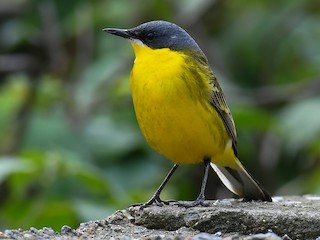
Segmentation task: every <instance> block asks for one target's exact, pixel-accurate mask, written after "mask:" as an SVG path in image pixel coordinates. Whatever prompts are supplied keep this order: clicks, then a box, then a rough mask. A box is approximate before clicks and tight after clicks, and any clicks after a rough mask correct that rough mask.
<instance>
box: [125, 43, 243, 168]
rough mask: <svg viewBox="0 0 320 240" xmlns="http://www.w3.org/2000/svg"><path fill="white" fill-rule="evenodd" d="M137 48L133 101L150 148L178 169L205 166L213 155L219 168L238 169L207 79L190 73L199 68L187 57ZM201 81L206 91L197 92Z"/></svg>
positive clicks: (138, 46)
mask: <svg viewBox="0 0 320 240" xmlns="http://www.w3.org/2000/svg"><path fill="white" fill-rule="evenodd" d="M133 46H134V52H135V54H136V59H135V61H134V66H133V69H132V72H131V80H130V84H131V90H132V97H133V103H134V108H135V112H136V116H137V119H138V123H139V126H140V129H141V131H142V133H143V135H144V137H145V138H146V140H147V141H148V143H149V144H150V145H151V146H152V147H153V148H155V149H156V150H157V151H159V152H160V153H162V154H163V155H165V156H166V157H168V158H169V159H171V160H172V161H174V162H175V163H176V164H192V163H201V162H203V158H204V156H208V157H210V158H211V159H212V160H213V161H214V163H215V164H218V165H221V166H230V167H232V168H237V166H236V164H235V157H234V155H233V156H230V151H228V150H229V149H228V148H231V144H228V143H231V139H230V136H229V135H228V133H227V131H226V129H225V126H224V123H223V122H222V120H221V118H220V116H219V114H218V113H217V111H216V110H215V109H214V108H213V107H212V106H211V105H210V104H209V100H210V96H211V95H210V94H211V91H212V90H211V85H210V84H209V81H208V79H207V74H205V73H204V74H202V76H201V77H202V78H199V79H194V78H193V76H194V75H192V74H191V73H189V72H188V71H189V69H190V67H195V66H188V65H187V61H186V60H187V59H188V56H187V55H185V54H184V53H179V52H174V51H170V50H169V49H157V50H153V49H150V48H149V47H147V46H145V45H140V44H137V43H134V44H133ZM196 67H198V68H203V67H202V66H200V65H199V66H196ZM182 76H184V77H182ZM198 82H200V84H201V85H202V86H203V88H201V89H198V88H197V87H196V86H197V85H198V84H199V83H198ZM194 85H195V86H194ZM226 150H227V151H226Z"/></svg>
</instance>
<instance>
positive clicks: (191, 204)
mask: <svg viewBox="0 0 320 240" xmlns="http://www.w3.org/2000/svg"><path fill="white" fill-rule="evenodd" d="M204 201H205V198H204V197H198V198H197V199H196V200H194V201H193V202H188V203H186V202H184V203H179V202H177V203H175V205H177V206H179V207H185V208H191V207H197V206H202V207H208V206H209V203H205V202H204Z"/></svg>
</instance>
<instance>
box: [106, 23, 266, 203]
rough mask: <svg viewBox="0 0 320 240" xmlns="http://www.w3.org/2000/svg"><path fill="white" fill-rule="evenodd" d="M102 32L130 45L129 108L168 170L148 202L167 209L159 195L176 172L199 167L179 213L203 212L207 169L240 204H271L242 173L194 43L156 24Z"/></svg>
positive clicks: (223, 105) (221, 104) (219, 99)
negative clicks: (195, 191)
mask: <svg viewBox="0 0 320 240" xmlns="http://www.w3.org/2000/svg"><path fill="white" fill-rule="evenodd" d="M103 31H104V32H106V33H109V34H112V35H115V36H118V37H122V38H125V39H127V40H129V41H130V42H131V45H132V47H133V50H134V54H135V59H134V63H133V67H132V71H131V75H130V88H131V92H132V99H133V106H134V110H135V114H136V118H137V122H138V125H139V127H140V130H141V132H142V134H143V136H144V138H145V139H146V141H147V142H148V144H149V145H150V146H151V147H152V148H153V149H155V150H156V151H158V152H159V153H161V154H162V155H164V156H165V157H166V158H168V159H170V160H171V161H173V163H174V165H173V167H172V168H171V170H170V171H169V173H168V174H167V175H166V177H165V179H164V180H163V182H162V183H161V185H160V186H159V188H158V189H157V191H156V192H155V193H154V195H153V196H152V197H151V199H150V200H149V201H147V202H146V203H144V204H142V205H141V208H144V207H147V206H150V205H152V204H156V205H163V204H169V203H170V201H165V200H162V199H161V198H160V194H161V192H162V190H163V188H164V186H165V185H166V184H167V182H168V181H169V179H170V178H171V176H172V175H173V173H174V172H175V171H176V169H177V168H178V166H180V165H185V164H200V163H203V164H204V174H203V178H202V183H201V188H200V193H199V195H198V197H197V198H196V199H195V200H194V201H192V202H191V203H188V204H184V206H185V207H194V206H199V205H201V206H205V205H206V204H205V189H206V185H207V179H208V173H209V168H210V166H211V167H212V168H213V170H214V171H215V172H216V173H217V175H218V177H219V178H220V179H221V181H222V183H223V184H224V185H225V186H226V187H227V188H228V189H229V190H230V191H231V192H233V193H234V194H236V195H238V196H239V197H241V198H243V199H244V200H246V201H252V200H260V201H266V202H271V201H272V198H271V196H270V194H269V193H268V192H267V191H266V190H264V188H263V187H262V186H261V185H260V184H259V183H258V182H257V181H256V180H254V178H253V177H252V176H251V175H250V174H249V173H248V171H247V170H246V169H245V167H244V166H243V165H242V164H241V162H240V160H239V158H238V152H237V133H236V127H235V123H234V120H233V117H232V114H231V112H230V109H229V107H228V105H227V102H226V99H225V96H224V94H223V92H222V89H221V87H220V85H219V83H218V81H217V78H216V76H215V74H214V72H213V71H212V70H211V68H210V66H209V62H208V59H207V57H206V56H205V54H204V53H203V51H202V50H201V49H200V47H199V45H198V44H197V43H196V41H195V40H194V39H193V38H192V37H191V36H190V35H189V34H188V33H187V32H186V31H185V30H184V29H183V28H181V27H179V26H178V25H176V24H174V23H171V22H167V21H163V20H156V21H150V22H145V23H142V24H140V25H138V26H136V27H133V28H129V29H119V28H104V29H103Z"/></svg>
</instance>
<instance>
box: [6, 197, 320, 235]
mask: <svg viewBox="0 0 320 240" xmlns="http://www.w3.org/2000/svg"><path fill="white" fill-rule="evenodd" d="M273 199H274V202H272V203H267V202H243V201H241V200H236V199H224V200H217V201H208V202H207V203H208V206H207V207H194V208H188V209H186V208H184V207H178V206H175V205H169V206H167V205H166V206H162V207H160V206H151V207H147V208H145V209H143V210H139V207H129V208H128V209H124V210H120V211H117V212H115V213H114V214H112V215H111V216H109V217H108V218H106V219H103V220H98V221H94V222H88V223H82V224H81V225H80V227H79V228H78V229H75V230H74V229H71V228H70V227H68V226H64V227H63V228H62V232H61V234H60V233H56V232H54V231H52V230H50V228H44V229H41V230H36V229H30V230H28V231H22V230H6V231H5V232H4V233H2V234H0V238H3V239H6V238H7V239H10V238H11V239H33V238H28V237H35V238H47V239H79V238H80V239H126V240H127V239H157V240H158V239H159V240H160V239H175V240H178V239H198V240H200V239H202V240H206V239H213V240H220V239H229V240H231V239H239V238H241V239H246V240H250V239H251V240H253V239H274V240H276V239H305V240H306V239H316V238H319V236H320V196H303V197H274V198H273ZM319 239H320V238H319Z"/></svg>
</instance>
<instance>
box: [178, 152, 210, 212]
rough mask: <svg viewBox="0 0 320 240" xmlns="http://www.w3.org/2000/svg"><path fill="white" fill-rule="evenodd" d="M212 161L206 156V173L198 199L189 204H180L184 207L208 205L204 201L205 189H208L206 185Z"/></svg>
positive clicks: (204, 161)
mask: <svg viewBox="0 0 320 240" xmlns="http://www.w3.org/2000/svg"><path fill="white" fill-rule="evenodd" d="M210 162H211V160H210V159H208V158H205V159H204V160H203V163H204V174H203V178H202V183H201V189H200V193H199V196H198V197H197V199H196V200H195V201H193V202H191V203H189V204H188V203H187V204H179V205H180V206H183V207H187V208H189V207H195V206H199V205H201V206H206V205H205V203H204V201H205V195H204V193H205V190H206V186H207V180H208V174H209V168H210Z"/></svg>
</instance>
